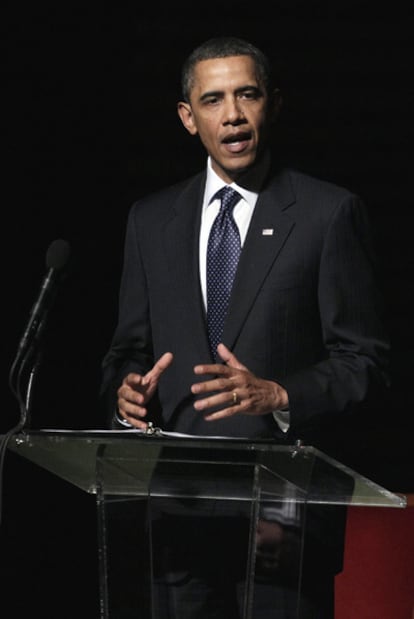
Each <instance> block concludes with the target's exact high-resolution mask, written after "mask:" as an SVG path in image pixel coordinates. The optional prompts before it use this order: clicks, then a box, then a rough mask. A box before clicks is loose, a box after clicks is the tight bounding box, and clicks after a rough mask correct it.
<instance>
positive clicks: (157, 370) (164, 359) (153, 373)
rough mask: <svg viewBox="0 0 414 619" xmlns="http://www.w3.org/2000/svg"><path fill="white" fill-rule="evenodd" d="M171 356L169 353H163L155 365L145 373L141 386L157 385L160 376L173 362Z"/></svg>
mask: <svg viewBox="0 0 414 619" xmlns="http://www.w3.org/2000/svg"><path fill="white" fill-rule="evenodd" d="M173 358H174V357H173V354H172V353H170V352H166V353H164V354H163V355H162V356H161V357H160V358H159V359H158V361H156V363H154V366H153V367H152V369H151V370H150V371H149V372H147V373H146V374H145V376H144V378H143V380H142V384H143V385H147V384H149V383H153V382H155V383H158V381H159V379H160V376H161V374H162V373H163V372H165V370H166V369H167V368H168V367H169V366H170V365H171V363H172V362H173Z"/></svg>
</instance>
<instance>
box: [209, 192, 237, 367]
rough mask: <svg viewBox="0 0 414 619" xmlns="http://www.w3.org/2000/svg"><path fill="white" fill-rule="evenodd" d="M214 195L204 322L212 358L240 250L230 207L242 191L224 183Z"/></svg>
mask: <svg viewBox="0 0 414 619" xmlns="http://www.w3.org/2000/svg"><path fill="white" fill-rule="evenodd" d="M215 198H219V199H220V200H221V206H220V211H219V213H218V215H217V217H216V219H215V220H214V223H213V226H212V228H211V231H210V236H209V239H208V246H207V324H208V334H209V340H210V347H211V350H212V353H213V357H214V359H216V357H217V352H216V351H217V345H218V344H219V343H220V342H221V338H222V334H223V325H224V319H225V317H226V314H227V309H228V306H229V300H230V293H231V289H232V286H233V279H234V276H235V274H236V269H237V264H238V262H239V256H240V251H241V244H240V234H239V230H238V228H237V224H236V222H235V221H234V219H233V208H234V206H235V205H236V204H237V202H239V200H240V199H241V195H240V194H239V193H237V191H235V190H234V189H232V188H231V187H228V186H225V187H223V189H220V191H218V192H217V193H216V194H215V196H214V197H213V199H215Z"/></svg>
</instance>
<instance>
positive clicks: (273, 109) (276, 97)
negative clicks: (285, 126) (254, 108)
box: [269, 88, 283, 122]
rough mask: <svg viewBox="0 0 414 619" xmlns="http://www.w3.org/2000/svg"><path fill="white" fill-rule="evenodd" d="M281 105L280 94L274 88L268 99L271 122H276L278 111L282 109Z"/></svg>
mask: <svg viewBox="0 0 414 619" xmlns="http://www.w3.org/2000/svg"><path fill="white" fill-rule="evenodd" d="M282 104H283V99H282V94H281V92H280V90H279V89H278V88H275V90H274V91H273V92H272V94H271V97H270V99H269V112H270V120H271V122H276V120H277V119H278V117H279V114H280V110H281V109H282Z"/></svg>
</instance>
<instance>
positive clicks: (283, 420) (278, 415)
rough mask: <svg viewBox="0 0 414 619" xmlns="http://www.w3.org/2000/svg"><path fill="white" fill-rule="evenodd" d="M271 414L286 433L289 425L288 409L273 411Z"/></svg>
mask: <svg viewBox="0 0 414 619" xmlns="http://www.w3.org/2000/svg"><path fill="white" fill-rule="evenodd" d="M272 415H273V418H274V420H275V421H276V423H277V425H278V426H279V428H280V429H281V430H282V432H284V433H286V432H287V431H288V430H289V427H290V411H289V410H277V411H273V412H272Z"/></svg>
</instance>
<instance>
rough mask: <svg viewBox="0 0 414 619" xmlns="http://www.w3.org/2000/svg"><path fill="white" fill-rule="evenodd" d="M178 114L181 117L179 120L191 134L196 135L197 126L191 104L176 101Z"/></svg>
mask: <svg viewBox="0 0 414 619" xmlns="http://www.w3.org/2000/svg"><path fill="white" fill-rule="evenodd" d="M177 112H178V116H179V117H180V118H181V122H182V123H183V125H184V127H185V128H186V129H187V131H188V132H189V133H191V135H196V133H197V127H196V125H195V122H194V117H193V112H192V109H191V105H190V104H189V103H186V102H185V101H179V102H178V103H177Z"/></svg>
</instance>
